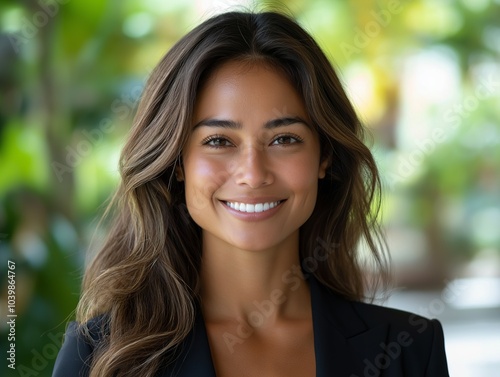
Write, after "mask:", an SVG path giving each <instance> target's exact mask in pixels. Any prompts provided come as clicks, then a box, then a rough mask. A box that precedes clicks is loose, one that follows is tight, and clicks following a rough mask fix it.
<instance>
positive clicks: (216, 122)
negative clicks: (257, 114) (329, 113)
mask: <svg viewBox="0 0 500 377" xmlns="http://www.w3.org/2000/svg"><path fill="white" fill-rule="evenodd" d="M292 124H303V125H304V126H306V127H308V128H310V126H309V124H308V123H307V122H306V121H305V120H304V119H302V118H301V117H298V116H293V117H282V118H275V119H271V120H268V121H267V122H266V123H264V128H265V129H273V128H278V127H285V126H290V125H292ZM202 126H203V127H220V128H230V129H234V130H240V129H241V128H243V126H242V124H241V123H240V122H236V121H233V120H227V119H216V118H209V119H203V120H201V121H199V122H198V123H196V124H195V125H194V127H193V130H194V129H196V128H198V127H202Z"/></svg>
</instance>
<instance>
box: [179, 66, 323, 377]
mask: <svg viewBox="0 0 500 377" xmlns="http://www.w3.org/2000/svg"><path fill="white" fill-rule="evenodd" d="M194 124H195V125H197V127H195V128H194V130H193V132H192V135H191V136H190V139H189V141H188V143H187V146H186V148H185V149H184V152H183V168H184V169H183V171H182V172H181V171H179V174H180V175H181V177H180V179H183V180H184V181H185V188H186V203H187V206H188V210H189V212H190V214H191V216H192V218H193V220H194V221H195V222H196V223H197V224H198V225H199V226H200V227H201V228H202V235H203V250H202V255H203V257H202V268H201V286H202V292H201V295H202V311H203V316H204V319H205V323H206V328H207V334H208V339H209V344H210V349H211V353H212V358H213V361H214V366H215V369H216V373H217V376H218V377H233V376H235V375H238V376H252V377H253V376H255V377H257V376H258V377H267V376H269V377H270V376H273V377H279V376H283V377H284V376H286V377H294V376H297V377H298V376H300V377H304V376H314V375H315V371H316V366H315V357H314V337H313V327H312V313H311V302H310V300H311V299H310V292H309V287H308V285H307V283H306V282H302V283H301V284H298V285H291V284H290V283H289V282H287V281H286V279H284V276H287V274H290V272H291V271H293V273H294V274H300V269H299V268H297V266H299V265H300V262H299V228H300V226H301V225H302V224H303V223H304V222H305V221H306V220H307V219H308V218H309V216H310V215H311V213H312V211H313V209H314V205H315V202H316V195H317V185H318V180H319V179H322V178H324V176H325V171H326V167H327V165H328V161H320V152H319V150H320V148H319V139H318V136H317V134H316V133H315V131H313V129H312V128H311V127H310V126H309V124H310V121H309V118H308V115H307V112H306V110H305V106H304V103H303V100H302V98H301V97H300V95H299V94H298V93H297V91H296V90H295V89H294V88H293V86H292V85H291V84H290V82H289V81H288V80H287V79H286V77H285V76H284V75H283V74H281V73H280V72H278V71H277V70H276V69H273V68H271V67H270V66H268V65H265V64H263V63H252V64H249V63H242V62H238V61H232V62H228V63H225V64H224V65H222V66H221V67H219V68H218V69H217V70H216V71H215V72H214V73H213V74H212V75H211V76H210V78H209V80H208V81H207V82H206V83H205V84H204V86H203V87H202V88H201V91H200V93H199V95H198V98H197V103H196V109H195V114H194ZM227 202H232V203H240V204H239V207H241V203H246V204H249V205H250V207H251V205H253V206H254V208H253V209H250V207H249V206H246V205H245V204H244V205H243V210H244V211H252V210H255V211H259V212H254V213H245V212H241V211H239V210H238V207H237V208H236V209H234V208H231V204H229V203H227ZM266 202H268V203H271V202H274V203H275V204H276V203H279V204H277V205H276V207H274V208H270V205H268V206H267V207H269V208H268V210H266V206H265V203H266ZM259 203H260V205H259ZM240 209H241V208H240ZM266 212H267V213H266ZM259 305H260V307H261V309H260V310H259ZM262 307H263V308H264V309H262Z"/></svg>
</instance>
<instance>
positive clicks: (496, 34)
mask: <svg viewBox="0 0 500 377" xmlns="http://www.w3.org/2000/svg"><path fill="white" fill-rule="evenodd" d="M219 3H220V2H217V1H194V0H193V1H161V0H148V1H138V0H125V1H119V0H109V1H98V0H88V1H85V2H83V1H76V0H74V1H71V0H59V1H55V0H53V1H51V0H23V1H18V0H4V1H2V3H1V4H0V271H1V273H0V276H1V283H0V286H1V287H2V291H1V293H0V297H1V308H0V313H1V317H2V319H1V322H0V329H1V334H0V344H1V349H2V354H3V355H5V354H6V352H5V350H8V349H9V346H10V345H9V343H10V342H8V341H7V331H8V327H7V325H6V322H7V321H6V318H7V277H6V276H7V261H8V260H13V261H15V262H16V270H15V272H16V292H17V295H16V300H17V301H16V313H17V314H18V318H17V323H16V364H17V369H16V371H13V370H11V369H3V368H4V366H3V365H5V364H2V372H1V373H2V375H5V374H4V370H7V373H8V375H9V376H10V375H12V376H15V375H16V376H17V375H19V376H50V374H51V370H52V365H53V362H54V359H55V353H56V351H57V348H58V347H59V346H60V340H61V335H62V333H63V332H64V328H65V324H66V323H67V320H68V319H70V318H71V317H72V312H73V310H74V308H75V306H76V304H77V301H78V295H79V284H80V279H81V275H82V273H83V264H84V260H85V258H86V256H85V255H86V253H87V251H88V249H89V244H90V240H91V239H92V237H93V235H94V231H95V227H96V218H97V217H98V215H99V214H100V213H102V210H103V203H105V202H106V200H107V198H108V197H109V195H110V193H111V192H112V191H113V189H114V187H115V186H116V183H117V181H118V174H117V160H118V155H119V151H120V146H121V145H122V143H123V140H124V138H125V135H126V133H127V130H128V129H129V127H130V124H131V121H132V118H133V113H134V110H135V107H136V104H137V100H138V98H139V96H140V92H141V89H142V86H143V84H144V80H145V79H146V78H147V75H148V73H149V72H150V70H151V69H152V68H153V67H154V65H155V63H156V62H157V61H158V60H159V59H160V57H161V56H162V55H163V54H164V53H165V51H167V50H168V48H169V47H170V46H171V45H172V44H173V43H174V42H175V41H176V40H178V38H180V37H181V36H182V35H183V34H185V32H187V31H188V30H189V29H190V28H192V27H193V26H195V25H196V24H198V23H199V22H200V21H201V20H202V19H204V18H206V17H207V16H209V15H211V14H214V13H215V12H217V11H220V9H218V8H216V5H217V4H219ZM255 4H256V5H254V6H250V8H251V9H252V8H254V9H255V8H256V9H259V2H256V3H255ZM265 4H266V5H268V6H275V7H283V4H281V5H280V4H279V3H277V2H273V1H266V2H265ZM284 5H286V7H287V8H288V9H289V10H290V11H291V12H292V13H293V14H294V15H295V16H296V17H297V19H298V20H299V22H300V23H301V24H302V25H303V26H304V27H305V28H306V29H308V30H309V31H310V32H311V33H312V34H313V35H314V36H315V37H316V38H317V40H318V42H319V43H320V45H321V46H322V48H324V50H325V52H326V53H327V55H328V56H329V57H330V58H331V59H332V62H333V63H334V64H335V65H336V66H337V67H339V68H340V72H341V77H342V79H343V80H344V82H345V83H346V86H347V88H348V91H349V93H350V95H351V98H352V99H353V101H354V102H355V104H356V106H357V108H358V110H359V112H360V115H361V116H362V118H363V119H364V120H365V122H366V124H367V125H368V126H369V127H370V129H371V130H372V132H373V134H374V136H375V144H374V151H375V153H376V156H377V159H378V160H379V163H380V167H381V172H382V175H383V177H384V179H385V181H386V183H387V193H386V196H385V202H384V212H385V220H384V221H385V224H386V227H387V230H388V235H389V238H390V239H391V237H392V239H395V240H397V239H398V238H399V239H403V241H402V242H400V243H397V242H395V243H394V245H395V246H396V249H398V247H397V246H399V245H401V244H402V245H403V246H405V247H403V248H402V250H396V255H397V254H398V253H399V254H401V255H403V254H404V253H405V252H406V253H407V255H410V257H409V259H410V260H412V261H413V260H414V258H415V257H414V256H411V255H417V256H418V258H419V260H420V263H421V265H422V266H423V267H422V268H423V269H427V270H429V267H430V271H431V274H430V275H426V281H427V282H431V283H437V284H439V283H440V282H441V283H442V281H443V279H444V278H445V277H446V276H447V275H449V274H450V273H456V271H458V273H463V274H467V273H471V271H470V270H467V268H466V267H467V262H468V261H470V260H472V259H473V258H475V257H476V258H477V257H478V256H479V257H484V256H485V255H486V257H487V260H493V261H498V258H499V255H500V236H499V232H498V224H500V194H499V193H500V174H499V169H500V148H499V145H500V126H499V122H498V119H500V107H499V106H498V103H499V102H498V94H499V92H500V85H499V83H500V67H499V55H500V44H499V41H500V25H499V23H498V20H500V3H499V2H498V1H493V0H481V1H475V0H457V1H430V0H414V1H393V0H388V1H374V0H367V1H354V0H351V1H344V0H328V1H327V0H312V1H306V0H296V1H289V2H285V3H284ZM236 9H238V8H236ZM428 52H432V53H433V54H434V55H432V54H431V55H432V56H434V58H429V56H431V55H425V54H426V53H428ZM421 56H424V57H425V56H427V57H426V58H425V59H427V60H425V59H423V63H422V62H421V64H420V66H418V65H417V66H415V65H412V64H414V62H415V61H419V60H418V59H420V57H421ZM435 56H438V59H436V58H435ZM443 62H444V63H443ZM415 64H416V63H415ZM439 64H444V66H445V68H444V69H443V70H441V71H439V70H438V71H437V74H435V75H434V76H433V75H431V74H428V75H427V74H425V75H423V76H421V77H420V76H419V77H420V78H419V79H413V81H412V77H413V78H414V77H416V73H414V72H413V70H412V69H413V68H414V67H417V68H418V67H420V68H421V67H422V65H423V67H424V72H425V70H426V69H429V70H432V69H433V68H435V66H434V65H439ZM412 67H413V68H412ZM426 67H427V68H426ZM446 67H448V68H446ZM431 68H432V69H431ZM443 74H444V76H446V74H449V77H448V76H446V77H448V81H443V82H440V79H441V78H442V77H443ZM485 80H490V81H491V82H493V84H492V86H491V85H490V86H491V88H490V89H491V90H490V92H489V93H488V95H486V96H483V97H481V98H479V96H478V95H477V89H478V88H479V87H480V86H481V85H483V84H482V83H483V82H484V81H485ZM415 87H417V88H420V89H419V90H421V91H422V90H423V93H424V94H423V97H422V96H421V97H419V96H418V93H417V94H415V93H416V92H418V90H414V88H415ZM422 88H423V89H422ZM443 88H444V89H443ZM436 92H438V93H441V94H438V95H437V97H436ZM427 94H428V97H429V98H430V100H429V101H428V103H426V104H422V103H421V101H420V100H421V99H422V98H426V96H427ZM436 103H437V105H436ZM457 106H462V110H461V112H460V111H459V108H457ZM464 108H465V111H464ZM437 128H440V129H441V134H439V135H438V134H433V133H432V132H433V131H435V130H436V129H437ZM438 136H439V137H438ZM408 234H415V235H417V237H416V239H417V240H420V241H419V242H418V243H417V246H415V245H413V246H411V245H405V242H406V243H409V242H407V241H405V240H407V239H406V238H405V237H406V236H405V235H408ZM96 237H97V239H99V237H100V234H97V236H96ZM410 246H411V247H410ZM412 247H413V248H414V249H412ZM412 253H413V254H412ZM488 258H490V259H488ZM395 259H396V261H397V259H398V258H395ZM400 259H402V260H404V259H405V258H404V257H402V258H400ZM473 272H474V271H472V273H473ZM492 273H498V266H497V270H494V269H493V270H492ZM416 281H420V283H422V279H421V280H418V279H417V280H416Z"/></svg>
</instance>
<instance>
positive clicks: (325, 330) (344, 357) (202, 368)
mask: <svg viewBox="0 0 500 377" xmlns="http://www.w3.org/2000/svg"><path fill="white" fill-rule="evenodd" d="M308 281H309V285H310V290H311V306H312V316H313V332H314V352H315V355H316V377H332V376H338V377H361V376H364V375H365V374H364V371H366V369H367V368H369V363H370V360H375V358H376V357H377V355H379V354H383V350H382V348H380V343H381V342H384V341H385V340H386V337H387V333H388V326H385V325H384V326H380V327H375V328H368V327H367V325H366V324H365V323H364V322H363V321H362V320H361V318H360V317H359V315H358V314H357V312H356V311H355V310H354V308H353V307H352V305H351V303H350V302H349V301H347V300H345V299H343V298H341V297H339V296H337V295H336V294H334V293H332V292H331V291H330V290H328V289H327V288H325V287H324V286H322V285H321V284H320V283H319V282H318V281H317V280H316V279H315V278H314V277H312V276H311V277H310V278H309V279H308ZM160 376H161V377H167V376H168V377H170V376H176V377H193V376H196V377H216V375H215V368H214V365H213V361H212V356H211V354H210V346H209V343H208V337H207V331H206V328H205V323H204V320H203V316H202V314H201V309H200V308H198V310H197V315H196V320H195V324H194V327H193V330H192V331H191V333H190V335H189V336H188V338H186V340H185V341H184V342H183V345H182V347H181V349H180V350H179V357H178V358H177V360H176V361H175V362H174V363H173V364H171V365H170V366H169V367H167V368H166V369H165V370H164V371H163V372H162V373H161V374H160Z"/></svg>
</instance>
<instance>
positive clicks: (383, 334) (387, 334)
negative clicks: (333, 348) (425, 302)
mask: <svg viewBox="0 0 500 377" xmlns="http://www.w3.org/2000/svg"><path fill="white" fill-rule="evenodd" d="M311 287H312V293H313V294H314V296H315V305H314V306H313V309H315V310H316V316H317V318H318V320H319V321H321V322H320V323H321V330H322V331H323V332H329V333H330V334H332V335H334V334H335V333H338V334H341V335H342V336H343V338H344V339H345V343H344V344H345V345H346V346H348V348H349V349H350V351H351V353H352V355H353V357H355V358H356V359H357V365H358V366H359V367H361V368H362V369H363V371H362V372H361V373H362V374H363V373H364V375H371V374H370V373H375V371H376V372H377V373H382V371H383V370H385V371H386V372H387V373H389V375H392V374H391V373H395V374H394V375H398V376H399V375H404V376H412V377H413V376H419V377H422V376H426V377H430V376H433V377H434V376H437V377H441V376H448V367H447V361H446V353H445V347H444V335H443V329H442V326H441V323H440V322H439V321H438V320H436V319H429V318H425V317H423V316H420V315H417V314H415V313H410V312H407V311H403V310H398V309H393V308H388V307H384V306H380V305H375V304H369V303H364V302H358V301H352V300H348V299H345V298H342V297H340V296H339V295H338V294H336V293H334V292H333V291H331V290H330V289H328V288H326V287H325V286H322V285H321V284H318V283H313V284H312V285H311ZM313 315H314V313H313ZM318 335H319V336H321V334H318ZM326 343H327V341H325V344H326Z"/></svg>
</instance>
